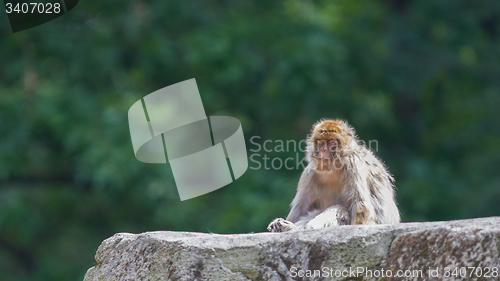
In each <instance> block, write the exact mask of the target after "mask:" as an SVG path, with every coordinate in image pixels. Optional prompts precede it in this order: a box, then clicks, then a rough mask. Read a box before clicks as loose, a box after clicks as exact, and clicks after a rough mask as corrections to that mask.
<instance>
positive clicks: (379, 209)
mask: <svg viewBox="0 0 500 281" xmlns="http://www.w3.org/2000/svg"><path fill="white" fill-rule="evenodd" d="M306 143H307V145H306V161H307V163H308V165H307V166H306V167H305V169H304V171H303V172H302V175H301V176H300V179H299V183H298V185H297V192H296V195H295V197H294V199H293V201H292V203H291V204H290V206H291V209H290V213H289V214H288V216H287V218H286V220H285V219H282V218H277V219H275V220H273V221H272V222H271V223H270V224H269V226H268V228H267V229H268V230H269V231H271V232H286V231H293V230H303V229H318V228H322V227H327V226H338V225H354V224H392V223H399V222H400V215H399V210H398V208H397V206H396V201H395V198H394V197H395V195H394V178H393V177H392V176H391V174H389V172H388V170H387V168H386V166H385V165H384V163H382V161H381V160H380V159H379V158H378V157H377V156H375V154H374V153H373V151H372V150H370V149H368V148H367V147H366V146H365V145H364V143H362V142H360V141H359V140H358V137H357V135H356V133H355V131H354V128H353V127H351V126H350V125H349V124H348V123H347V121H345V120H342V119H321V120H320V121H318V122H316V123H315V124H314V125H313V127H312V129H311V133H310V135H309V136H308V138H307V140H306Z"/></svg>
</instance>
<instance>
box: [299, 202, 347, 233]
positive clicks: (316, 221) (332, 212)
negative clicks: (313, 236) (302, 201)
mask: <svg viewBox="0 0 500 281" xmlns="http://www.w3.org/2000/svg"><path fill="white" fill-rule="evenodd" d="M349 221H350V218H349V211H348V210H347V209H346V208H344V207H343V206H341V205H335V206H332V207H330V208H328V209H326V210H324V211H323V212H322V213H320V214H319V215H317V216H315V217H314V218H313V219H311V220H310V221H308V222H307V223H306V224H305V225H304V229H319V228H323V227H328V226H336V225H347V224H349ZM297 225H299V222H297Z"/></svg>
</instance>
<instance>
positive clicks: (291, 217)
mask: <svg viewBox="0 0 500 281" xmlns="http://www.w3.org/2000/svg"><path fill="white" fill-rule="evenodd" d="M312 177H313V171H312V170H311V169H310V166H307V167H306V169H305V170H304V172H302V175H301V176H300V179H299V183H298V185H297V194H296V195H295V198H293V201H292V203H291V204H290V206H291V209H290V213H288V216H287V217H286V220H287V221H291V222H293V223H295V222H297V221H298V220H299V219H300V218H301V217H303V216H305V215H306V214H307V213H308V211H309V210H308V209H309V207H310V205H311V199H312V198H311V197H312V196H311V192H308V190H310V189H311V186H309V185H310V184H311V183H312Z"/></svg>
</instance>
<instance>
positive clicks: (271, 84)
mask: <svg viewBox="0 0 500 281" xmlns="http://www.w3.org/2000/svg"><path fill="white" fill-rule="evenodd" d="M499 13H500V2H498V3H497V2H495V1H486V0H480V1H474V2H471V1H465V0H458V1H451V2H450V1H444V0H436V1H410V0H405V1H392V0H384V1H380V0H379V1H375V0H372V1H357V0H355V1H347V0H341V1H333V2H332V1H326V0H321V1H298V0H286V1H284V2H269V1H233V2H227V1H222V2H221V1H201V2H200V1H156V2H152V3H151V2H142V1H128V2H123V1H117V0H113V1H101V2H98V1H85V2H81V3H79V4H78V6H77V7H76V8H75V9H74V10H72V11H71V12H70V13H68V14H67V15H65V16H63V17H61V18H59V19H56V20H54V21H51V22H49V23H46V24H44V25H41V26H39V27H36V28H33V29H29V30H26V31H23V32H19V33H15V34H12V33H11V31H10V27H9V25H8V22H7V18H6V16H4V15H5V14H3V13H0V41H1V42H2V44H0V53H1V54H2V55H1V56H0V65H1V66H2V67H1V68H0V136H1V137H0V272H2V274H1V275H0V280H75V279H77V280H78V279H80V280H81V279H82V278H83V275H84V273H85V270H86V269H87V268H88V267H90V266H92V265H93V256H94V253H95V250H96V248H97V246H98V245H99V243H100V242H101V241H102V240H103V239H105V238H107V237H109V236H111V235H112V234H114V233H116V232H143V231H149V230H182V231H203V232H208V231H213V232H218V233H236V232H251V231H255V232H260V231H265V227H266V226H267V223H268V222H269V221H270V220H271V219H272V218H274V217H277V216H284V215H286V213H287V210H288V204H289V203H290V201H291V199H292V197H293V195H294V193H295V185H296V182H297V180H298V178H299V175H300V172H301V169H300V167H299V168H297V169H292V170H287V169H285V168H283V167H281V168H280V169H273V168H272V164H273V162H272V161H273V160H274V159H278V160H276V161H275V162H274V163H275V165H274V167H277V165H278V164H279V163H280V161H281V162H283V161H284V160H285V159H287V158H288V157H292V158H294V160H300V159H299V158H301V157H302V156H303V155H302V154H303V153H302V152H301V151H300V150H298V149H295V150H294V149H291V150H289V151H287V152H279V151H278V152H276V151H275V152H265V151H263V150H260V151H258V152H253V151H251V150H256V149H257V147H258V146H257V145H256V144H255V143H258V144H260V145H262V144H263V142H264V141H265V140H273V141H276V140H283V141H285V142H286V141H287V140H295V141H297V142H298V141H300V140H302V139H304V138H305V136H306V134H307V133H308V131H309V129H310V126H311V125H312V123H313V122H315V121H316V120H317V119H320V118H322V117H340V118H345V119H347V120H349V122H350V123H351V124H352V125H353V126H354V127H355V128H356V129H357V132H358V134H359V137H360V138H361V139H362V140H365V141H369V140H376V144H377V146H376V148H377V154H378V155H379V156H380V157H381V158H382V159H384V160H385V161H386V163H387V164H388V166H389V169H390V171H391V172H393V173H394V175H395V178H396V184H397V188H398V189H397V199H398V201H399V207H400V210H401V212H402V217H403V220H404V221H419V220H447V219H459V218H472V217H478V216H492V215H499V214H500V206H499V205H498V203H497V201H498V198H500V189H499V188H498V186H499V183H500V177H499V175H498V173H497V170H498V167H499V165H500V148H499V145H498V144H499V143H500V130H499V129H500V124H499V122H500V120H499V118H498V117H499V115H498V108H499V106H500V95H499V93H500V80H499V79H498V77H500V68H499V65H500V49H499V46H500V34H499V33H500V20H499V19H498V17H497V16H496V15H498V14H499ZM189 78H196V80H197V83H198V87H199V89H200V93H201V96H202V100H203V102H204V105H205V110H206V112H207V114H208V115H217V114H224V115H230V116H235V117H237V118H238V119H239V120H240V121H241V122H242V126H243V129H244V133H245V137H246V140H247V147H248V149H249V157H251V156H252V155H253V157H254V158H252V159H254V160H258V161H259V163H260V164H262V166H261V167H260V168H259V169H255V168H256V166H257V164H256V163H255V162H252V161H250V163H249V164H250V169H249V170H248V171H247V172H246V174H245V175H243V176H242V177H241V178H240V179H238V181H236V182H235V183H232V184H230V185H228V186H226V187H224V188H222V189H220V190H217V191H215V192H212V193H210V194H208V195H205V196H202V197H198V198H195V199H191V200H188V201H184V202H180V201H179V197H178V194H177V191H176V188H175V183H174V181H173V177H172V173H171V171H170V167H169V166H168V164H167V165H151V164H144V163H141V162H139V161H137V160H136V159H135V157H134V155H133V151H132V145H131V141H130V136H129V132H128V124H127V111H128V108H129V107H130V106H131V105H132V104H133V103H134V102H135V101H137V100H138V99H140V98H141V97H143V96H145V95H147V94H149V93H151V92H153V91H155V90H157V89H159V88H162V87H165V86H168V85H171V84H174V83H176V82H180V81H183V80H186V79H189ZM253 136H260V137H261V138H260V139H253V142H251V141H250V139H251V137H253ZM274 145H276V142H274V143H273V145H271V147H273V146H274ZM268 146H269V145H268ZM297 153H298V154H297ZM256 154H259V155H256ZM297 155H298V156H297ZM264 157H268V158H269V159H268V160H267V162H266V163H267V167H271V168H270V169H265V168H264V166H263V165H264V162H263V161H264Z"/></svg>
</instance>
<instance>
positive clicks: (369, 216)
mask: <svg viewBox="0 0 500 281" xmlns="http://www.w3.org/2000/svg"><path fill="white" fill-rule="evenodd" d="M370 207H371V208H370ZM374 215H375V211H374V210H373V207H372V206H371V204H362V203H361V202H358V203H356V204H354V205H353V210H352V216H353V218H352V222H351V224H376V223H377V222H376V221H375V217H374Z"/></svg>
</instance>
